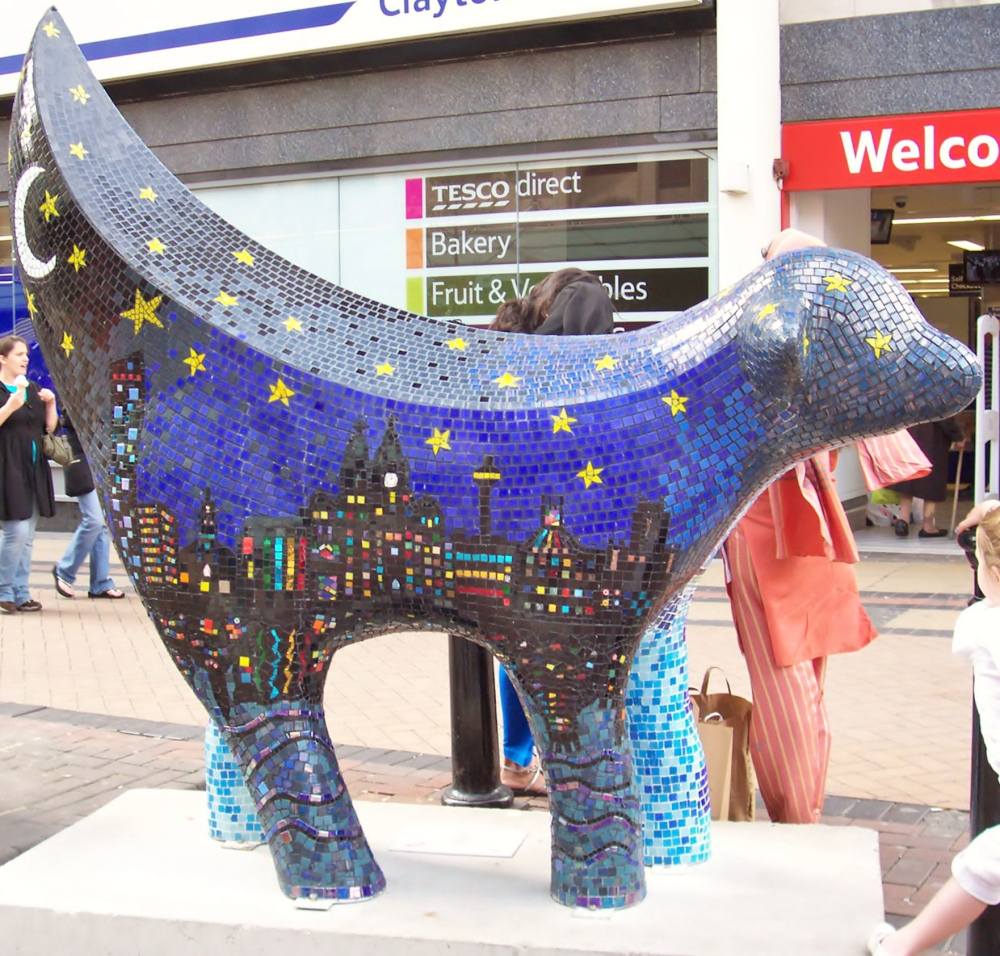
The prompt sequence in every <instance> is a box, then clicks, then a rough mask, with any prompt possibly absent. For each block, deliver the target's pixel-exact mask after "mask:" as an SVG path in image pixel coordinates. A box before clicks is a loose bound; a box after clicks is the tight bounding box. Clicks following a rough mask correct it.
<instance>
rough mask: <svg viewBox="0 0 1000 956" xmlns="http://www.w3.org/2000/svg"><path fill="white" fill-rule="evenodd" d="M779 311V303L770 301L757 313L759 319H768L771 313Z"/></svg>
mask: <svg viewBox="0 0 1000 956" xmlns="http://www.w3.org/2000/svg"><path fill="white" fill-rule="evenodd" d="M777 311H778V306H777V303H775V302H768V303H767V305H765V306H764V308H763V309H761V310H760V312H758V313H757V318H758V319H766V318H767V317H768V316H769V315H774V313H775V312H777Z"/></svg>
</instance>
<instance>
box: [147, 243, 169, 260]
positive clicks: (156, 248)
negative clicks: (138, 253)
mask: <svg viewBox="0 0 1000 956" xmlns="http://www.w3.org/2000/svg"><path fill="white" fill-rule="evenodd" d="M146 245H147V246H149V251H150V252H155V253H156V254H157V255H158V256H162V255H163V253H165V252H166V251H167V247H166V246H165V245H164V244H163V243H162V242H160V240H159V239H150V240H149V242H147V243H146Z"/></svg>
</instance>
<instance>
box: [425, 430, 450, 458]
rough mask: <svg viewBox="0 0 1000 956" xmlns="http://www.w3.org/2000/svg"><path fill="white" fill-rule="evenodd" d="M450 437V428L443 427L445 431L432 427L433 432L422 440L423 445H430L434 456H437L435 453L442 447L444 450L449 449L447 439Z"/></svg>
mask: <svg viewBox="0 0 1000 956" xmlns="http://www.w3.org/2000/svg"><path fill="white" fill-rule="evenodd" d="M450 439H451V429H450V428H449V429H445V431H443V432H442V431H438V430H437V429H436V428H435V429H434V434H433V435H431V437H430V438H428V439H427V441H426V442H424V444H425V445H430V446H431V448H433V449H434V457H435V458H437V453H438V452H439V451H441V449H442V448H443V449H444V450H445V451H451V445H450V444H449V441H450Z"/></svg>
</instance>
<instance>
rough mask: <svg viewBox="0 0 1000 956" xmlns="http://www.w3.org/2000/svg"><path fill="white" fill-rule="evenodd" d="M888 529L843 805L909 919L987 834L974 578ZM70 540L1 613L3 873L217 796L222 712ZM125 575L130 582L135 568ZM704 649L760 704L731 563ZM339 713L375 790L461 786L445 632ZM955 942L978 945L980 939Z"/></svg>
mask: <svg viewBox="0 0 1000 956" xmlns="http://www.w3.org/2000/svg"><path fill="white" fill-rule="evenodd" d="M870 530H871V531H872V532H873V533H872V534H869V533H868V532H867V531H866V532H861V533H860V534H859V536H858V538H859V546H860V547H861V548H862V550H863V555H864V556H863V560H862V563H861V564H860V565H859V566H858V577H859V582H860V584H861V587H862V590H863V592H864V598H865V605H866V607H867V608H868V611H869V613H870V615H871V616H872V618H873V619H874V620H875V623H876V625H877V626H878V628H879V630H880V632H881V637H880V638H879V639H878V640H877V641H876V642H875V643H874V644H872V645H871V646H870V647H869V648H866V649H865V650H864V651H861V652H859V653H857V654H851V655H845V656H842V657H836V658H833V659H831V662H830V666H829V673H828V684H827V700H828V706H829V709H830V718H831V723H832V727H833V756H832V760H831V768H830V777H829V781H828V788H827V790H828V793H829V794H830V796H829V797H828V800H827V806H826V814H827V822H829V823H831V824H834V825H852V826H868V827H873V828H875V829H877V830H879V833H880V840H881V845H882V853H883V869H884V884H883V885H884V889H885V901H886V910H887V912H888V913H889V914H891V915H894V916H895V917H897V918H900V919H902V918H903V917H908V916H910V915H912V914H913V913H914V912H917V911H919V909H920V907H921V906H922V905H923V904H924V903H925V902H926V899H927V898H928V897H929V896H930V895H931V894H932V893H933V892H934V890H935V889H936V888H937V886H939V885H940V883H941V882H943V880H944V879H945V878H946V877H947V867H948V864H949V862H950V859H951V856H952V855H953V854H954V852H956V850H957V849H958V848H959V847H960V846H962V845H964V842H965V840H966V839H967V837H966V835H965V834H966V829H967V818H968V814H967V810H968V792H969V749H970V743H969V737H970V726H971V719H970V715H971V675H970V674H969V672H968V669H967V668H966V667H965V666H964V665H961V664H960V663H958V662H956V661H954V660H953V659H952V657H951V653H950V636H951V628H952V625H953V623H954V619H955V616H956V615H957V614H958V612H959V611H960V610H961V609H962V608H963V607H964V606H965V604H966V602H967V600H968V596H969V593H970V589H971V585H972V574H971V570H970V569H969V567H968V564H967V563H966V561H965V558H964V557H963V556H962V554H961V552H960V550H959V549H958V547H957V546H956V545H955V544H954V542H953V541H932V542H928V541H925V542H922V543H923V544H924V545H929V546H930V547H925V548H921V549H917V548H912V550H911V551H910V552H908V553H904V554H898V553H892V552H891V551H882V550H881V549H882V546H883V545H886V536H885V534H879V532H882V531H884V530H885V529H870ZM866 535H867V538H866ZM67 539H68V536H67V535H64V534H53V533H43V534H39V536H38V539H37V540H36V545H35V551H34V564H33V572H32V587H33V593H34V596H36V597H37V598H38V599H39V600H41V601H42V603H43V604H44V605H45V607H44V610H43V611H42V613H40V614H21V615H16V616H13V617H3V618H2V619H0V863H2V862H3V861H5V860H7V859H10V858H11V857H13V856H16V855H17V854H18V853H20V852H23V851H24V850H25V849H27V848H29V847H30V846H33V845H34V844H35V843H37V842H39V841H40V840H42V839H44V838H45V837H47V836H49V835H51V834H52V833H54V832H56V831H57V830H59V829H61V828H62V827H64V826H67V825H69V824H70V823H72V822H74V821H75V820H78V819H81V818H82V817H84V816H86V815H87V814H89V813H91V812H92V811H93V810H94V809H96V808H97V807H98V806H100V805H102V804H103V803H106V802H107V801H108V800H110V799H112V798H113V797H114V796H115V794H116V793H118V792H119V791H120V790H121V789H125V788H129V787H161V786H165V787H184V788H200V787H202V786H203V785H204V776H203V760H202V736H203V728H204V722H205V713H204V710H203V708H202V707H201V705H200V704H199V703H198V701H197V700H196V699H195V698H194V696H193V694H192V693H191V692H190V690H189V689H188V688H187V685H186V684H185V683H184V682H183V680H182V679H181V678H180V676H179V674H178V673H177V671H176V670H175V668H174V667H173V665H172V663H171V662H170V660H169V658H168V657H167V655H166V653H165V651H164V650H163V648H162V645H161V644H160V642H159V640H158V638H157V637H156V634H155V632H154V630H153V627H152V625H151V624H150V622H149V620H148V618H147V617H146V615H145V612H144V611H143V609H142V606H141V603H140V602H139V600H138V599H137V597H136V596H135V594H134V593H132V592H131V591H130V590H129V596H128V598H127V599H126V600H124V601H94V600H88V599H87V597H86V582H85V581H83V582H80V585H82V586H78V588H77V591H78V595H79V594H82V597H79V596H78V597H77V598H76V599H75V600H73V601H69V600H65V599H60V598H57V597H56V594H55V590H54V587H53V585H52V577H51V574H50V569H51V567H52V564H53V563H54V561H55V560H56V559H57V558H58V557H59V555H60V554H61V553H62V550H63V548H64V547H65V543H66V541H67ZM866 540H867V541H868V542H869V546H867V547H866V544H865V542H866ZM892 544H893V543H892V542H891V541H888V544H887V545H886V546H887V547H891V546H892ZM112 573H113V576H114V577H115V579H116V582H117V583H118V584H119V585H124V584H125V580H126V579H125V576H124V574H123V573H122V571H121V567H120V565H117V564H113V566H112ZM688 642H689V649H690V667H691V674H692V683H695V682H699V681H700V678H701V675H702V673H703V672H704V670H705V669H706V668H707V667H708V666H709V665H717V666H721V667H722V668H723V669H724V671H725V672H726V675H727V676H728V678H729V679H730V682H731V683H732V686H733V689H734V690H735V691H737V692H739V693H745V694H747V695H749V687H748V682H747V678H746V671H745V666H744V665H743V662H742V659H741V658H740V655H739V650H738V648H737V646H736V638H735V632H734V630H733V627H732V621H731V618H730V617H729V607H728V602H727V600H726V595H725V589H724V581H723V578H722V567H721V564H720V563H719V562H715V563H713V565H712V566H711V567H710V568H709V569H708V571H707V572H706V574H705V575H704V576H703V580H702V582H701V586H700V587H699V590H698V592H697V594H696V597H695V600H694V603H693V606H692V611H691V616H690V626H689V634H688ZM326 706H327V712H328V717H329V724H330V732H331V735H332V737H333V739H334V740H335V741H337V742H338V743H339V744H340V746H339V747H338V756H339V758H340V760H341V766H342V769H343V770H344V775H345V778H346V780H347V783H348V786H349V787H350V790H351V793H352V795H353V796H354V797H355V798H357V799H376V800H401V801H408V802H414V801H415V802H430V803H437V802H439V800H440V794H441V790H442V789H443V788H444V787H445V786H447V784H448V783H449V782H450V760H449V759H448V754H449V752H450V737H449V726H448V678H447V639H446V637H445V636H444V635H443V634H441V635H433V634H432V635H427V634H420V635H417V634H403V635H392V636H388V637H383V638H380V639H379V640H377V641H368V642H365V643H362V644H359V645H357V646H355V647H352V648H348V649H346V650H345V651H343V652H341V653H340V654H338V655H337V659H336V664H335V666H334V668H333V670H332V672H331V674H330V677H329V680H328V684H327V695H326ZM519 803H520V804H523V805H525V806H528V807H530V806H535V807H544V806H545V805H546V802H545V801H544V800H533V801H519ZM947 951H951V952H957V953H964V938H959V939H956V940H955V941H953V942H952V944H951V949H950V950H947Z"/></svg>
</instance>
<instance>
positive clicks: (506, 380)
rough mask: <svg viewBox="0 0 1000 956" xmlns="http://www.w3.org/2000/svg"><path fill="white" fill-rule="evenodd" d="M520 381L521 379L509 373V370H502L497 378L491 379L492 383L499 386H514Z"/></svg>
mask: <svg viewBox="0 0 1000 956" xmlns="http://www.w3.org/2000/svg"><path fill="white" fill-rule="evenodd" d="M520 381H521V379H519V378H518V377H517V376H516V375H511V374H510V372H504V373H503V375H501V376H500V377H499V378H495V379H493V383H494V384H495V385H499V386H500V387H501V388H515V387H516V386H517V384H518V382H520Z"/></svg>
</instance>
